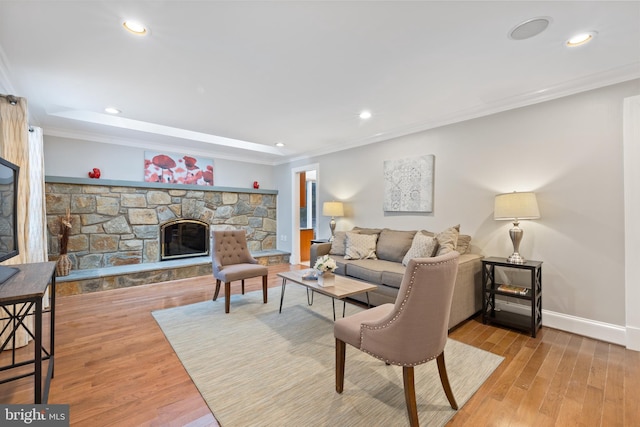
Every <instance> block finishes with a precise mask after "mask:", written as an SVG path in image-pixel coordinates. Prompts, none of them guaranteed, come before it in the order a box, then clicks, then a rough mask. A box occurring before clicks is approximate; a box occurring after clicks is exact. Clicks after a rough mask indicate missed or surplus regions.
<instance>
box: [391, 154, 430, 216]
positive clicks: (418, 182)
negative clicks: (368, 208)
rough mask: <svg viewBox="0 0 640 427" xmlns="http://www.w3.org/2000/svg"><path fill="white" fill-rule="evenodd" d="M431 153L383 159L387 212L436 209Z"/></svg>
mask: <svg viewBox="0 0 640 427" xmlns="http://www.w3.org/2000/svg"><path fill="white" fill-rule="evenodd" d="M434 163H435V156H434V155H432V154H430V155H426V156H419V157H409V158H406V159H399V160H385V162H384V202H383V203H384V206H383V209H384V211H385V212H433V167H434Z"/></svg>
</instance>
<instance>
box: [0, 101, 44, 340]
mask: <svg viewBox="0 0 640 427" xmlns="http://www.w3.org/2000/svg"><path fill="white" fill-rule="evenodd" d="M14 99H16V101H17V102H16V104H15V105H12V104H11V103H10V102H9V101H8V100H7V99H6V97H5V96H0V156H1V157H3V158H4V159H6V160H8V161H10V162H11V163H14V164H16V165H18V166H19V167H20V175H19V179H18V200H20V202H21V203H20V204H19V205H18V236H17V241H18V247H19V252H20V253H19V255H18V256H16V257H13V258H11V259H8V260H6V261H4V262H3V264H4V265H9V264H26V263H32V262H44V261H47V260H48V254H47V238H46V227H45V224H46V213H45V202H44V201H45V195H44V153H43V142H42V129H40V128H33V129H32V132H30V131H29V124H28V121H27V120H28V118H27V101H26V99H24V98H14ZM0 286H1V285H0ZM45 304H46V301H45ZM31 322H32V318H31V316H29V318H28V320H27V324H28V326H29V327H31V326H32V325H31ZM18 332H19V333H18V334H17V335H16V338H17V341H16V346H17V347H20V346H24V345H27V344H28V343H29V340H30V337H29V335H28V334H27V333H26V332H24V331H18ZM0 339H4V337H0Z"/></svg>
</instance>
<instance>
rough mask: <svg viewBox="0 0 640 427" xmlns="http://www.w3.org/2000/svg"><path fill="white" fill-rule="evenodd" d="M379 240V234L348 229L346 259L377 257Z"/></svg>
mask: <svg viewBox="0 0 640 427" xmlns="http://www.w3.org/2000/svg"><path fill="white" fill-rule="evenodd" d="M377 240H378V235H377V234H360V233H353V232H351V231H347V239H346V241H347V243H346V246H345V250H344V257H345V258H346V259H367V258H370V259H377V258H378V257H377V256H376V241H377Z"/></svg>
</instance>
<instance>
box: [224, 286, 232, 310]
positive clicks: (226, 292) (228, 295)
mask: <svg viewBox="0 0 640 427" xmlns="http://www.w3.org/2000/svg"><path fill="white" fill-rule="evenodd" d="M230 307H231V282H224V312H225V313H228V312H229V308H230Z"/></svg>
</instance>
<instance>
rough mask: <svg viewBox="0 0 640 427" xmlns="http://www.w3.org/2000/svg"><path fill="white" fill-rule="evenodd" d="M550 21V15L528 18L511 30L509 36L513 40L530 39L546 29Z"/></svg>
mask: <svg viewBox="0 0 640 427" xmlns="http://www.w3.org/2000/svg"><path fill="white" fill-rule="evenodd" d="M550 23H551V17H549V16H540V17H537V18H531V19H527V20H526V21H524V22H521V23H519V24H518V25H516V26H515V27H513V28H512V29H511V31H509V38H510V39H512V40H525V39H530V38H531V37H534V36H537V35H538V34H540V33H541V32H543V31H544V30H546V29H547V27H548V26H549V24H550Z"/></svg>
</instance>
